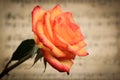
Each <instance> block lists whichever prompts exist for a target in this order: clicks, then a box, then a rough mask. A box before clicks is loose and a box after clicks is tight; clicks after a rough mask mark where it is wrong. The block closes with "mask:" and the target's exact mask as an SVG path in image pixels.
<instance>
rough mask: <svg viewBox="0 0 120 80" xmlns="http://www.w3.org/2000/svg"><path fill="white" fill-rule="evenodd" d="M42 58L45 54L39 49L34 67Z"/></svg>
mask: <svg viewBox="0 0 120 80" xmlns="http://www.w3.org/2000/svg"><path fill="white" fill-rule="evenodd" d="M42 57H43V53H42V51H41V50H40V48H39V49H38V50H37V55H36V57H35V60H34V63H33V66H34V64H35V63H36V62H37V61H38V60H39V59H41V58H42Z"/></svg>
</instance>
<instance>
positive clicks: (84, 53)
mask: <svg viewBox="0 0 120 80" xmlns="http://www.w3.org/2000/svg"><path fill="white" fill-rule="evenodd" d="M76 54H77V55H78V56H87V55H88V52H87V51H86V50H85V49H84V48H82V49H80V50H79V51H77V52H76Z"/></svg>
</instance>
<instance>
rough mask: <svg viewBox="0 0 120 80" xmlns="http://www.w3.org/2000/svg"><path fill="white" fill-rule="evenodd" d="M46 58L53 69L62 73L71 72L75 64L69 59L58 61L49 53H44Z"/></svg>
mask: <svg viewBox="0 0 120 80" xmlns="http://www.w3.org/2000/svg"><path fill="white" fill-rule="evenodd" d="M44 58H45V59H46V60H47V62H48V63H49V64H50V65H51V66H52V67H54V68H55V69H57V70H58V71H60V72H69V71H70V68H71V66H72V64H73V62H72V60H67V59H63V60H62V59H61V60H58V59H57V58H55V57H53V56H52V55H51V54H50V52H47V51H44Z"/></svg>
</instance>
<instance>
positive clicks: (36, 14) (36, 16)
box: [32, 6, 45, 33]
mask: <svg viewBox="0 0 120 80" xmlns="http://www.w3.org/2000/svg"><path fill="white" fill-rule="evenodd" d="M44 13H45V11H43V10H42V8H41V7H40V6H36V7H35V8H34V9H33V11H32V31H33V32H34V33H36V26H35V25H36V23H37V21H38V20H39V21H42V19H43V16H44Z"/></svg>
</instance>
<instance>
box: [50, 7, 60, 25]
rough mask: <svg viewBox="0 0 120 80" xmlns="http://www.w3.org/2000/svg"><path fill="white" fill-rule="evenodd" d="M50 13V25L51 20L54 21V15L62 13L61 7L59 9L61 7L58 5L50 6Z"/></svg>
mask: <svg viewBox="0 0 120 80" xmlns="http://www.w3.org/2000/svg"><path fill="white" fill-rule="evenodd" d="M49 12H50V14H51V17H50V18H51V19H50V21H51V24H52V26H53V22H54V19H55V17H57V16H59V15H60V14H62V9H61V7H60V6H59V5H56V6H55V7H54V8H52V9H51V10H50V11H49Z"/></svg>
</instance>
